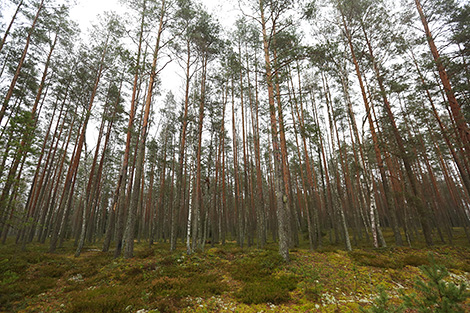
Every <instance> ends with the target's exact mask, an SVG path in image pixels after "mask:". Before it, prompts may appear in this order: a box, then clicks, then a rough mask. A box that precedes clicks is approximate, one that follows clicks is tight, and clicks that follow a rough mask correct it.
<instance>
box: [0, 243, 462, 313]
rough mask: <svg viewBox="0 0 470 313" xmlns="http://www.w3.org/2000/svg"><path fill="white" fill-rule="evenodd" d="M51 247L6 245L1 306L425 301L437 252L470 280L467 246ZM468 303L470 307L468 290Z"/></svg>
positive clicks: (213, 308) (391, 304) (328, 307)
mask: <svg viewBox="0 0 470 313" xmlns="http://www.w3.org/2000/svg"><path fill="white" fill-rule="evenodd" d="M46 249H47V247H45V246H43V245H34V244H33V245H31V246H29V247H28V251H20V248H19V247H17V246H16V245H14V244H13V243H11V244H6V245H3V246H0V256H1V259H0V312H64V313H67V312H139V313H146V312H361V310H370V312H379V311H374V310H375V309H376V308H377V307H380V306H382V307H387V308H399V307H400V306H401V305H402V304H403V303H404V299H405V298H406V297H407V296H408V297H410V296H412V298H413V299H414V298H420V297H421V298H422V299H425V295H424V294H423V292H424V291H423V288H422V285H419V284H417V281H422V282H426V281H427V279H428V277H427V276H426V275H425V273H424V272H423V270H422V268H421V269H420V268H419V267H422V266H427V268H430V266H431V265H432V264H431V260H432V259H434V261H432V262H435V264H438V265H439V266H441V267H442V268H445V269H446V271H448V274H447V275H443V278H442V279H443V281H444V287H446V286H447V287H449V286H450V285H449V284H451V283H452V284H454V285H455V286H456V287H457V288H459V286H463V284H466V286H469V285H470V248H469V247H468V245H465V244H462V245H459V246H454V247H452V246H436V247H432V248H426V249H424V248H405V247H399V248H398V247H393V248H387V249H370V248H362V249H356V250H353V251H352V252H345V251H343V250H341V249H339V248H338V249H336V248H331V247H330V248H328V249H325V250H318V251H315V252H312V251H308V250H306V249H301V248H299V249H296V250H292V251H291V258H292V261H291V262H290V263H288V264H287V263H285V262H284V261H283V260H282V258H281V257H280V256H279V255H278V253H277V247H276V246H275V245H274V244H272V245H269V246H268V247H267V248H266V249H264V250H259V249H256V248H245V249H241V248H238V247H236V246H235V244H234V243H230V244H226V245H225V246H216V247H213V248H209V249H206V251H204V252H197V253H194V254H191V255H187V254H186V253H185V250H183V248H182V247H181V249H180V250H177V251H175V252H169V246H168V244H164V243H158V244H155V245H153V246H152V247H151V248H150V247H148V244H144V243H142V244H136V256H135V257H134V258H133V259H122V258H119V259H114V258H113V256H112V252H111V253H103V252H101V251H100V250H99V246H88V247H86V248H85V249H84V253H82V255H81V256H80V257H78V258H75V257H73V252H74V247H73V246H72V244H71V243H67V244H66V246H65V247H63V248H62V249H60V250H59V251H58V252H57V253H54V254H50V253H47V252H46ZM430 254H431V255H432V258H430ZM444 276H445V277H444ZM428 280H429V279H428ZM447 287H446V288H447ZM449 288H450V289H452V288H453V287H452V286H450V287H449ZM452 290H453V289H452ZM454 292H456V291H455V290H454ZM462 295H464V294H462ZM423 301H424V300H423ZM462 302H463V303H462V304H460V307H461V308H462V310H463V311H462V312H470V302H469V301H468V298H465V297H464V298H463V301H462ZM423 303H424V302H423ZM410 312H411V311H410ZM431 312H434V311H431ZM436 312H437V311H436ZM456 312H457V311H456Z"/></svg>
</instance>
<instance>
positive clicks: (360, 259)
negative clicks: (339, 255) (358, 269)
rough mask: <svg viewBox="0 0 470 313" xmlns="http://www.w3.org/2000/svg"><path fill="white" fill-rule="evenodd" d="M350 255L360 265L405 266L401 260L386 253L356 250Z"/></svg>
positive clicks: (380, 266)
mask: <svg viewBox="0 0 470 313" xmlns="http://www.w3.org/2000/svg"><path fill="white" fill-rule="evenodd" d="M349 255H350V257H351V259H353V260H354V261H355V262H356V263H358V264H359V265H364V266H373V267H379V268H395V269H397V268H401V267H403V263H402V262H401V261H400V260H396V259H393V258H391V257H390V256H389V255H387V254H385V253H379V252H376V253H374V252H368V251H366V250H354V251H352V252H350V253H349Z"/></svg>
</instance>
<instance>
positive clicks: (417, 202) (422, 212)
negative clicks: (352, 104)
mask: <svg viewBox="0 0 470 313" xmlns="http://www.w3.org/2000/svg"><path fill="white" fill-rule="evenodd" d="M362 30H363V33H364V37H365V39H366V43H367V47H368V48H369V53H370V56H371V58H372V63H373V67H374V71H375V76H376V79H377V82H378V83H379V88H380V93H381V95H382V100H383V103H384V106H385V111H386V113H387V117H388V119H389V121H390V124H391V126H392V133H393V136H394V138H395V141H396V143H397V146H398V150H399V152H400V157H401V159H402V161H403V164H404V166H405V171H406V174H407V176H408V179H409V181H410V185H411V189H412V193H413V196H414V200H413V199H412V200H411V201H410V203H412V205H413V206H414V207H415V208H416V210H417V212H418V214H419V217H420V222H421V227H422V229H423V235H424V238H425V240H426V244H427V245H428V246H431V245H432V244H433V242H432V234H431V231H432V230H431V227H430V225H429V216H428V213H427V212H426V208H425V207H424V203H423V200H422V199H421V195H420V193H419V190H418V181H417V180H416V177H415V175H414V173H413V170H412V168H411V163H410V160H409V155H408V152H407V151H406V148H405V144H404V142H403V138H402V137H401V135H400V132H399V131H398V127H397V125H396V122H395V117H394V115H393V112H392V109H391V107H390V103H389V101H388V97H387V92H386V90H385V87H384V84H383V78H382V76H381V74H380V71H379V68H378V65H377V62H376V60H375V57H374V52H373V50H372V46H371V43H370V41H369V38H368V36H367V33H366V31H365V29H364V27H362Z"/></svg>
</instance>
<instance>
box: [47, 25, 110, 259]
mask: <svg viewBox="0 0 470 313" xmlns="http://www.w3.org/2000/svg"><path fill="white" fill-rule="evenodd" d="M109 37H110V34H109V33H108V36H107V38H106V40H105V44H104V49H103V53H102V55H101V60H100V65H99V68H98V71H97V74H96V79H95V83H94V86H93V91H92V94H91V97H90V100H89V104H88V108H87V112H86V115H85V120H84V122H83V124H82V127H81V133H80V137H79V140H78V143H77V146H76V147H77V150H76V151H75V154H74V156H73V160H72V163H71V164H70V167H69V170H68V172H67V177H66V178H65V183H64V189H63V193H62V198H61V200H60V204H59V211H58V212H57V222H56V223H55V225H54V229H53V232H52V237H51V242H50V247H49V251H50V252H54V251H55V249H56V247H57V240H58V239H59V231H61V229H62V228H61V225H62V219H63V217H64V216H65V217H66V216H67V215H68V212H69V209H70V206H71V204H69V205H68V206H67V202H68V198H69V196H70V197H71V194H73V189H74V188H73V186H74V185H75V177H76V172H77V170H78V165H79V163H80V155H81V152H82V148H83V143H84V142H85V135H86V129H87V125H88V120H89V118H90V115H91V109H92V108H93V103H94V100H95V97H96V93H97V90H98V85H99V82H100V79H101V74H102V72H103V69H104V58H105V56H106V53H107V48H108V40H109ZM65 207H67V209H65ZM64 209H65V213H64ZM64 221H66V220H64Z"/></svg>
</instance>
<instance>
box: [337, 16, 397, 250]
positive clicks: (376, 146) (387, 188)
mask: <svg viewBox="0 0 470 313" xmlns="http://www.w3.org/2000/svg"><path fill="white" fill-rule="evenodd" d="M341 16H342V21H343V27H344V30H345V34H346V38H347V40H348V44H349V48H350V52H351V57H352V59H353V63H354V67H355V70H356V75H357V79H358V82H359V86H360V88H361V94H362V99H363V102H364V106H365V109H366V114H367V120H368V122H369V129H370V133H371V136H372V142H373V144H374V152H375V157H376V160H377V166H378V167H379V171H380V176H381V178H382V185H383V190H384V196H385V199H386V204H387V208H388V211H389V212H390V214H391V223H392V229H393V234H394V237H395V243H396V244H397V245H399V246H401V245H403V240H402V238H401V234H400V229H399V227H398V222H397V217H396V212H395V208H394V205H393V199H392V194H391V190H390V186H389V184H388V180H387V175H386V173H385V168H384V165H383V159H382V155H381V151H380V144H379V141H378V138H377V134H376V132H375V126H374V122H373V120H372V114H371V108H370V106H369V100H368V98H367V94H366V89H365V87H364V82H363V80H362V74H361V70H360V69H359V63H358V61H357V58H356V53H355V51H354V48H353V44H352V38H351V34H350V32H349V29H348V27H347V25H346V21H345V19H344V15H343V14H342V12H341Z"/></svg>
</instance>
